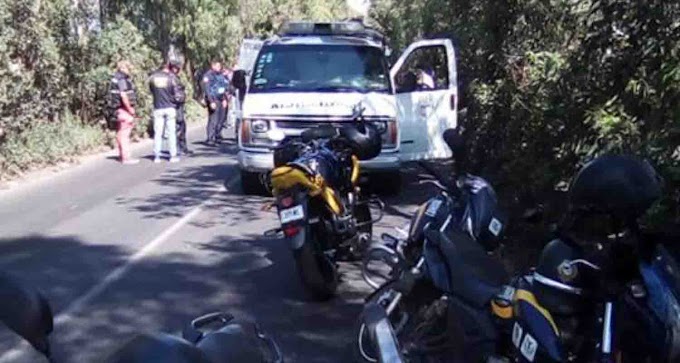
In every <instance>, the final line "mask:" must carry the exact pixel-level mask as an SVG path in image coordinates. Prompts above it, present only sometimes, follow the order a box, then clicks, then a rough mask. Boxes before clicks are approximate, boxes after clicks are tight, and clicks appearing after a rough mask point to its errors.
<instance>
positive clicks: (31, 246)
mask: <svg viewBox="0 0 680 363" xmlns="http://www.w3.org/2000/svg"><path fill="white" fill-rule="evenodd" d="M189 136H190V140H191V141H192V147H193V149H194V151H196V155H194V156H192V157H188V158H183V159H182V161H181V162H180V163H178V164H169V163H167V162H164V163H161V164H153V163H152V162H151V159H150V158H149V156H148V154H150V153H151V146H148V147H146V148H144V149H142V150H141V151H138V152H137V155H140V156H144V155H147V157H146V158H145V159H143V161H142V163H140V164H138V165H134V166H121V165H120V164H118V163H117V162H116V161H115V160H114V159H113V158H111V157H105V156H102V157H99V158H94V159H92V160H89V161H87V162H86V163H84V164H82V165H79V166H77V167H74V168H71V169H69V170H67V171H65V172H61V173H58V174H55V175H53V176H51V177H49V178H47V179H45V180H40V181H37V182H32V183H28V184H27V185H19V186H17V187H15V188H12V189H10V190H6V191H0V270H2V271H6V272H9V273H11V274H14V275H16V276H18V277H20V278H21V279H22V280H24V281H25V283H27V284H30V285H32V286H35V287H37V288H38V289H40V290H41V291H42V292H43V293H44V294H45V295H46V296H47V297H48V299H49V300H50V303H51V305H52V309H53V311H54V314H55V319H56V325H55V331H54V333H53V335H52V342H53V345H54V350H55V355H56V358H57V361H58V362H99V361H101V360H102V358H103V357H105V356H106V355H108V354H109V353H110V352H111V351H112V350H114V349H116V347H118V346H120V344H122V343H124V342H125V341H126V340H127V339H130V338H131V337H132V336H134V334H136V333H138V332H142V331H163V332H168V333H179V332H180V331H181V329H182V327H183V325H184V324H185V323H187V322H188V321H189V320H190V319H191V318H193V317H196V316H198V315H200V314H203V313H208V312H213V311H226V312H230V313H232V314H234V315H236V316H238V317H243V318H248V319H255V320H257V321H258V322H259V323H260V324H261V326H262V327H263V328H264V329H265V330H267V331H268V332H269V333H271V335H273V336H274V337H275V339H276V340H277V341H278V342H279V344H280V346H281V348H282V350H283V352H284V354H285V356H286V359H287V361H289V362H348V361H351V348H350V344H352V343H353V341H354V337H353V336H352V327H353V324H354V320H355V318H356V317H357V315H358V314H359V312H360V309H361V306H362V302H363V298H364V297H365V296H366V295H367V294H368V293H369V292H370V289H369V287H368V286H367V285H366V284H365V283H364V282H363V281H362V280H361V278H360V275H359V270H358V266H356V265H353V264H343V266H342V268H341V272H342V280H343V282H342V284H341V286H340V290H339V294H338V296H337V298H335V299H334V300H332V301H330V302H326V303H316V302H312V301H310V300H309V299H308V298H307V296H306V295H305V292H304V290H303V289H302V287H301V285H300V283H299V282H298V278H297V276H296V273H295V271H294V264H293V260H292V256H291V253H290V251H289V249H288V246H287V245H286V244H285V243H284V242H283V241H281V240H277V239H265V238H263V237H262V232H264V231H265V230H267V229H269V228H273V227H276V226H277V225H278V221H277V217H276V214H275V213H274V212H273V211H270V212H265V211H262V210H261V207H262V205H263V204H264V203H266V202H268V201H269V199H268V198H265V197H255V196H244V195H242V193H241V189H240V182H239V178H238V170H237V166H236V159H235V154H236V146H235V145H234V143H233V141H231V142H226V143H224V144H223V145H221V146H220V147H219V148H210V147H207V146H203V145H201V144H200V143H199V142H197V141H199V140H202V137H203V130H202V129H201V128H195V129H193V130H191V131H190V134H189ZM417 174H418V171H417V169H412V170H405V172H404V175H405V176H406V179H407V185H406V186H405V187H404V190H403V192H402V195H401V196H398V197H392V198H388V199H386V202H387V204H388V208H387V209H386V213H387V216H386V217H385V218H384V219H383V221H381V222H380V223H379V225H378V226H376V228H375V235H376V236H377V235H379V234H380V232H384V231H389V230H391V229H392V228H394V227H395V226H403V225H405V224H406V223H407V221H408V219H407V218H408V216H409V215H410V214H411V213H412V212H413V211H414V210H415V208H416V207H417V205H418V204H419V203H421V202H423V201H425V200H426V199H427V196H428V195H429V192H428V190H427V188H423V187H422V186H418V185H417V184H415V180H416V179H417ZM40 361H41V360H40V359H39V358H38V356H36V355H35V354H34V353H33V352H32V351H31V350H30V349H27V347H26V346H25V345H22V344H20V340H19V339H18V338H17V337H16V336H14V335H13V334H11V333H10V332H9V331H8V330H7V329H6V328H4V327H2V328H0V362H40Z"/></svg>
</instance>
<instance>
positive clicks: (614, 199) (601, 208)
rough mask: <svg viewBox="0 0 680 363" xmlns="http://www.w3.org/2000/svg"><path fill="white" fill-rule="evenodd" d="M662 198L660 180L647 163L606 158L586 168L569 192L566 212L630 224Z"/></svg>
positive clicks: (620, 157) (575, 179) (628, 157)
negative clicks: (596, 216)
mask: <svg viewBox="0 0 680 363" xmlns="http://www.w3.org/2000/svg"><path fill="white" fill-rule="evenodd" d="M660 196H661V179H660V178H659V176H658V174H657V173H656V171H655V170H654V168H653V167H652V166H651V165H649V163H648V162H646V161H644V160H641V159H638V158H635V157H632V156H627V155H605V156H601V157H599V158H597V159H595V160H593V161H591V162H590V163H588V164H586V166H584V167H583V168H582V169H581V170H580V171H579V172H578V174H577V175H576V178H574V181H573V182H572V184H571V187H570V188H569V209H570V212H571V213H574V214H577V215H588V214H607V215H610V216H612V217H614V218H617V219H619V220H620V221H621V222H624V223H629V222H633V221H634V220H635V219H637V218H639V217H640V216H641V215H642V214H644V213H645V211H647V209H649V207H651V205H652V204H653V203H654V202H655V201H656V200H657V199H659V197H660Z"/></svg>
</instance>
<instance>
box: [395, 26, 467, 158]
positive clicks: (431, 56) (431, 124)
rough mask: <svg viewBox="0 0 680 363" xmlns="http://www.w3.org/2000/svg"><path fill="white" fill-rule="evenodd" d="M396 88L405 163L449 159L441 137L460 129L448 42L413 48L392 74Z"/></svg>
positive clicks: (453, 62)
mask: <svg viewBox="0 0 680 363" xmlns="http://www.w3.org/2000/svg"><path fill="white" fill-rule="evenodd" d="M390 76H391V77H392V82H393V84H394V85H395V91H396V100H397V119H398V121H399V128H400V133H401V137H400V139H401V145H400V152H399V155H400V158H401V160H402V161H412V160H427V159H438V158H448V157H450V156H451V151H450V150H449V148H448V147H447V146H446V143H445V142H444V139H443V138H442V134H443V133H444V131H445V130H446V129H450V128H455V127H457V124H458V120H457V117H458V115H457V111H458V110H457V109H458V86H457V73H456V54H455V51H454V49H453V43H451V41H450V40H448V39H432V40H424V41H419V42H416V43H413V44H411V45H410V46H409V47H408V48H407V49H406V51H405V52H404V54H402V56H401V57H400V58H399V60H397V62H396V63H395V64H394V66H393V67H392V70H391V72H390Z"/></svg>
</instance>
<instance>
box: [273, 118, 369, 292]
mask: <svg viewBox="0 0 680 363" xmlns="http://www.w3.org/2000/svg"><path fill="white" fill-rule="evenodd" d="M353 119H354V121H353V122H351V123H345V124H338V125H328V126H323V127H317V128H312V129H308V130H305V131H304V132H302V134H301V136H300V137H294V138H292V137H289V138H286V139H284V140H283V141H282V143H281V145H280V146H279V147H277V148H276V149H275V150H274V164H275V169H274V170H273V171H272V173H271V185H272V193H273V194H274V196H275V197H276V207H277V209H278V215H279V219H280V221H281V228H280V229H276V230H273V231H268V232H267V233H266V235H273V234H275V233H280V232H282V233H283V235H284V237H285V238H286V240H288V242H289V244H290V246H291V249H292V250H293V256H294V258H295V262H296V265H297V271H298V274H299V276H300V279H301V280H302V283H303V284H304V286H305V287H306V288H307V290H308V291H309V292H310V293H311V294H312V296H313V297H314V298H316V299H319V300H325V299H329V298H331V297H332V296H333V295H334V294H335V291H336V289H337V286H338V272H337V267H336V261H339V260H342V259H350V260H352V259H357V258H360V257H361V255H362V252H363V251H364V249H365V247H366V246H367V245H368V243H369V242H370V240H371V237H372V228H373V227H372V226H373V224H374V223H375V222H377V221H378V220H380V218H381V217H382V203H381V202H380V200H378V199H376V198H373V199H365V198H364V197H363V196H362V195H361V191H360V188H359V175H360V165H359V161H360V160H367V159H371V158H373V157H375V156H377V155H378V154H379V153H380V150H381V146H382V143H381V137H380V134H379V132H378V130H377V129H376V127H375V126H373V125H372V124H371V123H369V122H367V121H365V120H363V117H362V111H361V110H359V111H357V112H356V113H355V115H354V116H353ZM371 210H376V214H377V216H376V217H375V218H372V216H371Z"/></svg>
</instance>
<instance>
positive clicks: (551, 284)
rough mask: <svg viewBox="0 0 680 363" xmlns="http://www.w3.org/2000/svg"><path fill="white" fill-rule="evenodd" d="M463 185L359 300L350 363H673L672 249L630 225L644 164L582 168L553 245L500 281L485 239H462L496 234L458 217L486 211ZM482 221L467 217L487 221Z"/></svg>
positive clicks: (641, 200) (648, 181) (650, 184)
mask: <svg viewBox="0 0 680 363" xmlns="http://www.w3.org/2000/svg"><path fill="white" fill-rule="evenodd" d="M446 139H447V142H449V143H455V140H451V138H446ZM462 178H463V179H465V178H467V176H465V175H463V176H462ZM468 185H469V183H465V182H464V180H463V181H462V182H461V178H460V177H459V178H458V182H457V183H456V184H455V185H452V186H447V187H448V188H445V189H447V192H442V194H441V195H439V196H437V197H435V198H433V199H432V200H430V201H429V202H428V203H427V204H426V205H427V207H426V209H427V210H432V213H430V214H431V219H430V220H429V221H428V222H427V223H426V224H425V225H424V226H423V234H424V236H425V241H424V245H423V248H422V255H421V257H420V258H419V259H418V261H417V262H416V263H414V264H413V265H411V267H410V268H408V269H406V270H404V271H402V272H401V274H400V276H399V278H397V279H395V280H393V281H391V282H389V283H387V284H385V285H383V286H382V287H381V288H379V289H378V290H377V291H376V292H375V293H374V294H373V295H372V296H370V297H369V298H368V299H367V303H366V306H365V310H364V313H363V314H362V316H361V317H360V319H359V321H358V324H357V344H356V347H355V352H356V355H357V358H358V360H359V361H363V362H487V363H490V362H520V363H528V362H538V363H542V362H546V363H553V362H604V363H614V362H616V363H628V362H645V363H651V362H678V361H680V329H679V328H680V305H679V304H678V301H679V300H678V299H679V297H680V275H678V271H680V270H678V268H679V267H680V266H678V263H677V258H678V254H677V250H678V249H677V247H672V244H671V243H672V242H673V239H672V238H669V237H667V236H664V235H661V236H660V235H659V234H650V233H646V232H644V231H641V230H640V229H639V228H638V225H637V223H634V221H635V220H636V219H637V218H638V217H639V216H640V215H641V214H642V213H643V212H644V211H645V210H647V209H648V208H649V207H650V206H651V204H652V202H653V201H654V200H656V199H658V197H659V196H660V188H659V187H658V181H657V179H656V173H655V172H654V171H653V169H651V167H649V165H648V164H646V163H643V162H640V161H639V160H636V159H634V158H630V157H621V156H619V157H603V158H600V159H597V160H595V161H593V162H592V163H590V164H588V165H587V166H586V167H584V169H582V171H581V172H580V173H579V174H578V175H577V177H576V178H575V180H574V182H573V183H572V187H571V188H570V203H569V213H568V214H567V216H568V217H567V218H565V221H563V223H562V228H563V230H562V231H561V232H560V236H561V238H558V239H555V240H553V241H551V242H550V243H548V244H547V245H546V246H545V247H544V249H543V251H542V254H541V257H540V259H539V261H538V265H537V267H536V268H535V269H534V270H533V271H531V272H529V273H527V274H523V275H520V276H517V277H515V278H512V279H509V278H507V277H505V278H504V277H503V275H504V274H503V269H502V267H501V264H500V262H499V261H497V260H495V259H493V258H490V257H489V255H488V254H487V251H488V249H489V247H493V246H492V245H490V244H488V242H489V239H486V238H480V235H477V234H475V233H474V231H475V228H474V226H477V225H481V226H483V228H484V229H487V230H488V231H490V232H492V233H491V235H495V233H494V231H499V232H501V231H502V228H501V229H500V230H499V229H497V228H496V227H494V226H493V225H497V223H495V222H490V223H482V224H479V223H476V220H475V218H477V216H480V217H484V216H485V215H487V214H486V213H481V214H475V213H466V212H465V211H470V210H484V209H486V210H489V211H494V210H495V203H482V204H481V205H484V208H479V205H478V206H477V207H475V206H473V204H474V202H472V201H471V200H474V198H473V199H470V196H471V195H475V190H477V191H478V192H479V191H483V190H484V188H485V187H483V188H481V189H478V188H473V187H470V186H468ZM453 189H458V191H457V192H452V193H448V192H450V191H452V190H453ZM451 195H457V197H455V198H454V197H451ZM433 202H434V203H433ZM442 206H443V208H442ZM490 213H491V216H492V217H491V218H490V219H489V218H488V217H487V218H480V219H479V220H487V221H488V220H491V221H493V220H494V218H495V217H493V215H494V213H493V212H490ZM470 226H472V227H473V228H470ZM501 227H502V226H501ZM675 238H676V239H677V238H679V237H678V236H676V237H675ZM485 247H486V248H485Z"/></svg>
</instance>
